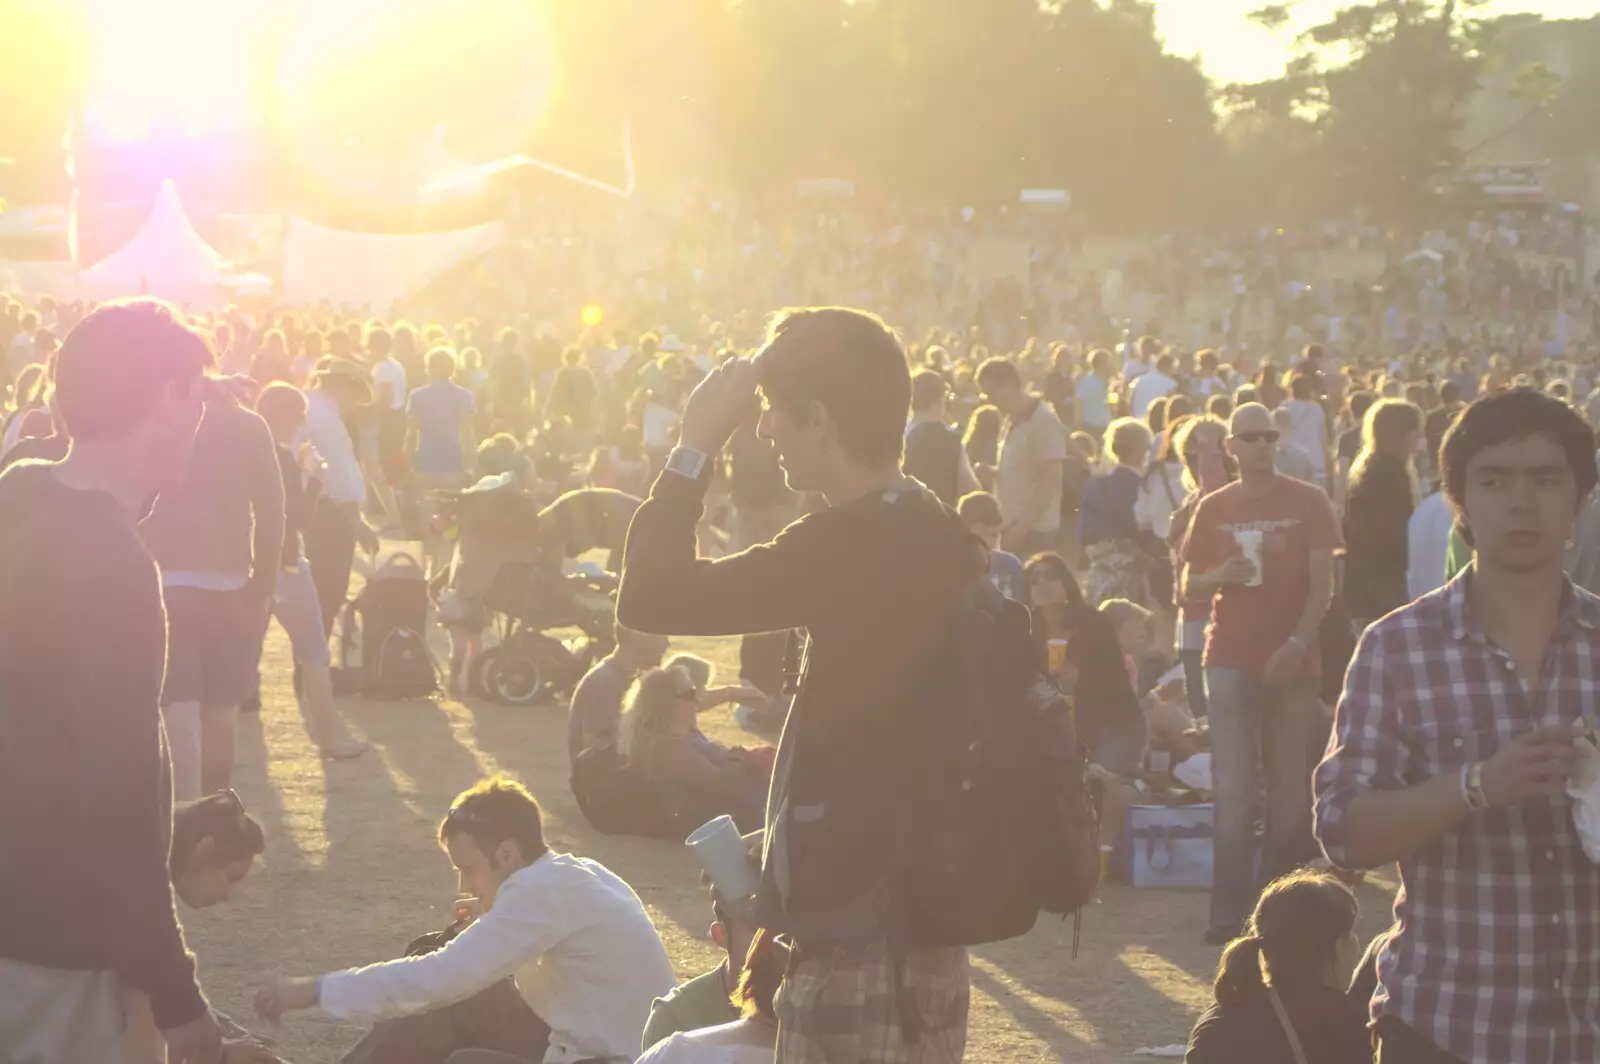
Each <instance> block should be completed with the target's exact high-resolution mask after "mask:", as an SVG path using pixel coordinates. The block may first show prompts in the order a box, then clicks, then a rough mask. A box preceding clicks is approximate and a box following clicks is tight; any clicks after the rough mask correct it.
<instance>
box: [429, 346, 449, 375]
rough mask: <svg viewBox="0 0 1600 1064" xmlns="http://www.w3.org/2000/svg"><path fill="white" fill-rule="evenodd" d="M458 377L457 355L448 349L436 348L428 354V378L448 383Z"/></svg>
mask: <svg viewBox="0 0 1600 1064" xmlns="http://www.w3.org/2000/svg"><path fill="white" fill-rule="evenodd" d="M455 375H456V353H455V352H454V351H452V350H450V349H449V348H448V347H436V348H434V349H433V350H432V351H429V352H428V376H430V377H432V378H433V379H434V380H436V381H447V380H449V379H450V378H451V377H454V376H455Z"/></svg>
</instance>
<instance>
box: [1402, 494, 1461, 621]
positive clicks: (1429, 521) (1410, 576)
mask: <svg viewBox="0 0 1600 1064" xmlns="http://www.w3.org/2000/svg"><path fill="white" fill-rule="evenodd" d="M1455 523H1456V516H1455V513H1454V512H1453V511H1452V510H1451V509H1450V503H1449V502H1447V501H1446V500H1445V497H1444V495H1443V493H1441V492H1437V491H1436V492H1434V493H1433V494H1432V495H1429V496H1428V497H1427V498H1425V499H1423V500H1422V501H1421V502H1419V503H1417V508H1416V509H1415V510H1413V511H1411V518H1410V520H1408V521H1407V522H1406V594H1408V595H1410V596H1411V597H1412V598H1413V599H1419V598H1421V597H1422V596H1423V595H1426V594H1427V593H1428V592H1430V591H1437V590H1438V589H1439V588H1441V587H1443V586H1444V570H1445V565H1446V560H1445V559H1446V558H1447V557H1448V556H1449V553H1450V530H1451V529H1452V528H1454V527H1455Z"/></svg>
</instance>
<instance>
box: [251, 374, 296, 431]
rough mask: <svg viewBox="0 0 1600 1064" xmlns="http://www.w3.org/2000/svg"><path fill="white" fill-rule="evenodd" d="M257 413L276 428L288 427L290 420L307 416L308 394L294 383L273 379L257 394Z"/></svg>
mask: <svg viewBox="0 0 1600 1064" xmlns="http://www.w3.org/2000/svg"><path fill="white" fill-rule="evenodd" d="M256 413H258V414H260V415H261V419H262V420H263V421H265V422H266V423H267V424H268V425H269V426H271V427H273V428H274V429H276V428H287V427H288V423H289V422H291V421H298V420H300V419H302V418H304V417H305V416H306V394H305V393H304V392H302V391H301V390H300V389H299V388H296V387H295V386H294V385H292V384H288V383H286V382H284V381H273V382H272V383H271V384H269V385H267V386H266V387H265V388H263V389H261V393H260V394H259V395H257V396H256ZM281 442H284V443H287V442H288V441H287V440H284V441H281Z"/></svg>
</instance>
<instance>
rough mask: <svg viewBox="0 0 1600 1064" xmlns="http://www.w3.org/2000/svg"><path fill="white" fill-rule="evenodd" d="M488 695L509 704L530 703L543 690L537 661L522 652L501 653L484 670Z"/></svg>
mask: <svg viewBox="0 0 1600 1064" xmlns="http://www.w3.org/2000/svg"><path fill="white" fill-rule="evenodd" d="M485 676H486V680H487V683H488V686H489V691H490V696H491V697H492V698H494V699H495V700H496V701H498V702H504V703H506V704H507V705H510V706H527V705H532V704H533V702H534V701H536V700H537V699H538V697H539V695H540V694H541V693H543V691H544V677H543V675H542V674H541V673H540V670H539V663H538V662H537V661H535V660H533V659H532V658H531V657H527V656H525V655H522V654H502V655H500V656H498V657H497V658H496V659H495V660H494V661H492V662H490V663H489V667H488V669H487V670H486V672H485Z"/></svg>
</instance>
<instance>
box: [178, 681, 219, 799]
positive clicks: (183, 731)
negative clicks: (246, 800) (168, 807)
mask: <svg viewBox="0 0 1600 1064" xmlns="http://www.w3.org/2000/svg"><path fill="white" fill-rule="evenodd" d="M161 721H162V724H163V725H164V726H165V727H166V730H167V753H168V756H169V757H170V758H171V760H172V797H173V799H174V800H176V801H179V802H192V801H194V800H195V799H197V798H199V797H200V796H201V795H202V794H208V793H210V792H209V791H203V790H201V784H202V782H203V777H204V773H203V772H202V770H201V763H202V758H201V753H200V750H201V742H202V739H201V728H200V703H199V702H174V703H173V704H172V705H170V706H162V707H161ZM230 745H231V744H230ZM230 756H231V751H230Z"/></svg>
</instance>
